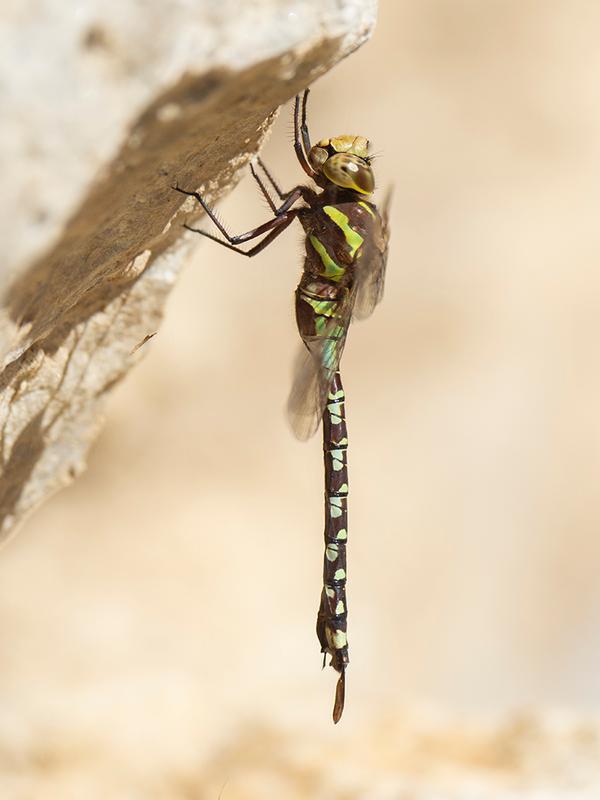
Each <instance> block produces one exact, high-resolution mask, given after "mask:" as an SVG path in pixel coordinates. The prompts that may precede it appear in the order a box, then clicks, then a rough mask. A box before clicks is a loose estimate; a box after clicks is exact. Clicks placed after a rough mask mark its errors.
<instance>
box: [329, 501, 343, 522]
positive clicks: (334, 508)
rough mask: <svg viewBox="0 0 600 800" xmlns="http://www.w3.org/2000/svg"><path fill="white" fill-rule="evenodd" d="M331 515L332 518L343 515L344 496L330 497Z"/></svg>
mask: <svg viewBox="0 0 600 800" xmlns="http://www.w3.org/2000/svg"><path fill="white" fill-rule="evenodd" d="M329 516H330V517H332V519H336V518H337V517H341V516H342V498H341V497H330V498H329Z"/></svg>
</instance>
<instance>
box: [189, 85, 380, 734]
mask: <svg viewBox="0 0 600 800" xmlns="http://www.w3.org/2000/svg"><path fill="white" fill-rule="evenodd" d="M308 95H309V89H306V90H305V91H304V93H303V94H301V95H297V96H296V99H295V103H294V150H295V153H296V157H297V159H298V161H299V163H300V166H301V167H302V169H303V170H304V172H305V173H306V174H307V175H308V177H309V178H310V179H311V181H312V182H313V184H315V185H316V187H317V188H318V190H320V191H318V190H315V189H314V188H313V186H312V185H310V186H307V185H303V184H299V185H297V186H294V187H293V188H292V189H290V190H289V191H287V192H283V191H282V190H281V189H280V186H279V184H278V182H277V181H276V180H275V179H274V178H273V176H272V174H271V172H270V171H269V170H268V169H267V167H266V165H265V164H264V162H263V161H262V159H261V158H260V157H257V158H256V159H255V161H254V162H251V164H250V170H251V173H252V176H253V178H254V180H255V181H256V183H257V184H258V187H259V189H260V191H261V193H262V195H263V196H264V198H265V199H266V201H267V203H268V205H269V208H270V209H271V211H272V212H273V218H272V219H269V220H268V221H267V222H265V223H263V224H262V225H258V226H257V227H255V228H252V229H251V230H249V231H247V232H246V233H241V234H238V235H236V236H232V235H230V234H229V232H228V231H227V229H226V227H225V225H223V223H222V222H221V221H220V220H219V219H218V217H217V216H216V214H215V212H214V211H213V209H212V208H211V207H210V206H209V204H208V203H207V202H206V201H205V199H204V198H203V196H202V195H201V194H200V193H199V192H197V191H187V190H185V189H182V188H180V187H179V186H177V185H176V186H174V187H173V188H174V189H176V190H177V191H178V192H181V193H182V194H184V195H188V196H190V197H194V198H195V199H196V200H197V201H198V203H199V204H200V205H201V206H202V208H203V209H204V211H205V213H206V215H207V216H208V217H209V219H210V220H211V221H212V222H213V223H214V225H215V227H216V228H217V230H218V232H219V234H220V236H219V235H217V234H214V233H210V232H208V231H205V230H200V229H198V228H193V227H191V226H189V225H187V224H186V225H185V227H186V228H187V229H188V230H190V231H193V232H194V233H198V234H200V235H202V236H205V237H207V238H208V239H212V240H213V241H215V242H217V243H218V244H220V245H222V246H223V247H227V248H228V249H230V250H233V251H234V252H236V253H239V254H240V255H243V256H246V257H252V256H255V255H257V254H258V253H260V252H261V251H262V250H264V249H265V248H266V247H268V246H269V245H270V244H271V243H272V242H273V241H274V240H275V239H276V238H277V237H278V236H279V235H280V234H281V233H283V231H284V230H285V229H286V228H288V227H289V225H291V223H292V222H293V221H294V220H296V219H297V220H298V221H299V222H300V224H301V225H302V227H303V228H304V231H305V233H306V238H305V250H306V255H305V258H304V268H303V272H302V276H301V278H300V283H299V284H298V287H297V289H296V297H295V307H296V322H297V325H298V331H299V333H300V337H301V339H302V345H301V351H300V354H299V356H298V358H297V360H296V365H295V376H294V380H293V385H292V389H291V392H290V396H289V400H288V416H289V419H290V422H291V425H292V429H293V431H294V433H295V435H296V436H297V438H299V439H301V440H306V439H308V438H310V437H311V436H312V435H313V434H314V433H315V432H316V431H317V429H318V427H319V425H320V424H321V423H322V429H323V456H324V465H325V530H324V539H325V554H324V559H323V588H322V592H321V600H320V604H319V610H318V614H317V636H318V639H319V643H320V645H321V653H322V654H323V666H325V663H326V660H327V656H329V657H330V662H329V663H330V666H331V667H333V669H334V670H336V672H338V673H339V677H338V680H337V684H336V690H335V700H334V707H333V721H334V723H337V722H339V720H340V719H341V716H342V712H343V710H344V702H345V686H346V668H347V667H348V664H349V655H348V637H347V626H348V606H347V602H346V546H347V541H348V461H347V451H348V431H347V426H346V414H345V393H344V388H343V385H342V379H341V375H340V361H341V358H342V353H343V350H344V345H345V343H346V338H347V334H348V328H349V326H350V323H351V321H352V319H354V318H356V319H362V318H365V317H368V316H369V315H370V314H371V313H372V311H373V310H374V308H375V306H376V305H377V304H378V303H379V302H380V300H381V298H382V296H383V286H384V279H385V269H386V262H387V254H388V242H389V224H388V217H389V213H388V210H389V201H390V192H388V194H387V197H386V199H385V201H384V204H383V208H382V210H381V212H380V211H378V209H377V206H376V205H375V204H374V203H373V201H372V199H371V195H372V194H373V192H374V190H375V179H374V174H373V168H372V160H373V159H372V156H371V155H370V145H369V141H368V140H367V139H366V138H365V137H363V136H353V135H347V134H344V135H341V136H336V137H332V138H329V139H321V140H320V141H319V142H317V144H315V145H314V146H313V145H311V140H310V135H309V130H308V125H307V112H306V108H307V100H308ZM258 170H260V174H259V171H258ZM267 184H268V186H269V187H270V188H268V186H267ZM272 192H273V193H274V194H275V195H276V197H277V201H275V200H274V199H273V196H272V194H271V193H272ZM300 203H301V204H300ZM261 237H262V238H261ZM255 239H259V241H258V242H257V243H255V244H253V245H252V246H250V248H249V249H244V248H243V247H242V245H244V244H245V243H246V242H251V241H252V240H255Z"/></svg>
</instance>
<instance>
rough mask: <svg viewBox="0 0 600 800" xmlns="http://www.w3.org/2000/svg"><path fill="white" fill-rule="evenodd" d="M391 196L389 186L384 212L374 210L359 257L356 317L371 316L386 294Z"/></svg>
mask: <svg viewBox="0 0 600 800" xmlns="http://www.w3.org/2000/svg"><path fill="white" fill-rule="evenodd" d="M391 197H392V192H391V189H390V190H388V192H387V194H386V197H385V200H384V202H383V208H382V211H381V214H378V213H377V214H375V213H374V214H373V216H372V219H371V225H370V230H369V231H368V234H369V235H368V236H367V237H366V240H365V244H364V246H363V248H362V251H361V253H360V254H359V256H358V260H357V270H356V273H357V274H356V281H355V290H356V302H355V304H354V312H353V314H354V317H356V319H365V318H366V317H369V316H370V315H371V314H372V313H373V310H374V308H375V306H376V305H377V304H378V303H379V302H380V301H381V298H382V297H383V287H384V283H385V268H386V264H387V256H388V244H389V240H390V228H389V223H388V219H389V208H390V202H391Z"/></svg>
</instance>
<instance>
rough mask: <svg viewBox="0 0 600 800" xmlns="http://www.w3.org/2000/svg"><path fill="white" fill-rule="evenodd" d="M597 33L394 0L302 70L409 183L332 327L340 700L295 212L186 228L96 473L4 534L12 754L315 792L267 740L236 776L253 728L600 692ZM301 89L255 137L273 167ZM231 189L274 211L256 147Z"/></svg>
mask: <svg viewBox="0 0 600 800" xmlns="http://www.w3.org/2000/svg"><path fill="white" fill-rule="evenodd" d="M599 30H600V6H598V5H596V4H594V3H588V2H567V0H563V1H562V2H561V1H559V0H556V2H534V1H532V2H517V1H516V0H504V2H485V3H483V2H476V0H471V1H470V2H469V1H468V0H465V1H464V2H462V1H459V0H447V1H444V0H406V1H405V2H393V0H382V3H381V12H380V21H379V27H378V29H377V31H376V34H375V37H374V38H373V40H372V41H371V42H370V43H369V44H367V45H366V46H365V47H364V48H362V49H361V50H360V51H359V52H357V53H356V54H355V55H354V56H352V57H351V58H349V59H347V60H346V61H345V62H344V63H343V64H342V65H340V66H339V67H338V68H337V69H336V70H335V71H334V72H333V73H331V74H329V75H328V76H326V77H325V78H323V79H322V80H320V81H319V82H318V83H317V84H316V85H314V86H313V92H312V95H311V100H310V108H309V118H310V128H311V133H312V137H313V139H314V140H316V139H318V138H321V137H323V136H329V135H335V134H338V133H343V132H349V133H359V134H364V135H367V136H368V137H369V138H371V139H372V141H373V142H374V148H375V150H376V151H378V152H380V157H379V158H378V159H377V161H376V164H375V166H376V175H377V178H378V182H379V185H380V186H381V187H385V186H387V185H388V184H389V183H393V184H394V185H395V196H394V206H393V213H392V224H393V234H392V247H391V256H390V263H389V266H388V279H387V288H386V296H385V300H384V303H383V304H382V306H381V307H380V308H379V309H378V310H377V312H376V314H375V315H374V316H373V318H372V319H370V320H369V321H368V322H365V323H362V324H357V325H355V326H354V328H353V329H352V331H351V336H350V339H349V342H348V346H347V349H346V353H345V357H344V373H345V384H346V390H347V394H348V405H347V412H348V422H349V430H350V452H349V459H350V479H351V497H350V544H349V585H348V591H349V601H350V621H349V630H350V644H351V659H352V664H351V667H350V670H349V673H348V695H347V707H346V712H345V715H344V719H343V721H342V723H341V725H340V726H338V728H336V729H333V728H332V726H331V723H330V714H331V705H332V700H333V690H334V685H335V675H334V673H333V672H332V671H331V670H326V671H325V672H323V673H321V671H320V655H319V647H318V643H317V640H316V637H315V633H314V620H315V615H316V610H317V605H318V599H319V592H320V584H321V561H322V528H323V519H322V516H323V511H322V481H323V477H322V463H321V453H320V442H319V437H318V436H317V437H316V438H315V440H314V441H312V442H311V443H310V444H308V445H302V444H300V443H298V442H296V441H295V440H294V439H293V438H292V436H291V434H290V432H289V430H288V428H287V423H286V420H285V416H284V410H283V409H284V404H285V400H286V396H287V391H288V388H289V383H290V375H291V363H292V360H293V355H294V353H295V350H296V345H297V333H296V331H295V326H294V319H293V303H292V294H293V290H294V288H295V286H296V283H297V280H298V277H299V274H300V266H301V244H300V240H301V233H300V230H299V228H298V229H292V230H290V231H289V232H288V233H287V235H284V236H283V237H282V238H281V239H280V240H279V241H278V242H277V243H276V244H274V245H273V246H272V247H271V248H269V249H268V250H267V251H266V252H265V253H264V254H263V255H261V256H259V257H258V258H257V259H254V260H252V261H249V262H246V261H244V260H243V259H241V258H239V257H237V256H236V255H235V254H231V253H228V252H227V251H225V250H224V249H222V248H218V247H217V246H211V244H210V243H208V242H207V243H205V242H201V241H199V242H198V249H197V252H196V255H195V257H194V258H193V260H192V262H191V263H190V264H189V267H188V269H187V270H186V272H185V274H184V276H183V279H182V281H181V283H180V285H179V286H178V287H177V288H176V290H175V291H174V293H173V295H172V297H171V300H170V304H169V308H168V315H167V318H166V321H165V324H164V326H163V327H162V328H161V330H160V332H159V334H158V336H156V337H155V338H154V339H153V340H152V341H151V342H150V343H149V344H148V345H146V347H147V349H148V353H147V356H146V359H145V360H144V362H143V363H142V364H141V366H140V367H139V368H138V369H137V370H136V371H135V373H134V374H133V375H132V376H131V377H130V379H129V380H128V381H127V383H126V385H123V386H122V387H120V388H119V389H118V390H117V391H116V392H115V395H114V397H113V398H112V400H111V404H110V407H109V410H108V414H107V421H106V427H105V429H104V432H103V434H102V435H101V437H100V439H99V441H98V443H97V445H96V447H95V449H94V450H93V452H92V454H91V457H90V463H89V469H88V472H87V474H86V475H85V476H84V477H83V479H82V480H80V481H79V482H78V483H77V484H76V485H75V486H73V487H72V488H71V489H69V490H67V491H64V492H63V493H62V494H59V495H57V496H55V497H54V498H53V499H52V500H51V501H50V502H49V503H47V504H46V505H45V506H44V507H43V508H41V509H39V510H38V511H37V513H36V514H35V515H34V516H33V517H31V519H30V520H29V522H28V524H27V525H26V526H25V527H24V528H23V529H22V530H21V531H20V533H19V535H18V536H17V537H15V538H14V539H13V540H12V541H11V542H10V543H9V544H8V545H7V546H6V547H5V548H3V550H2V553H1V558H0V628H1V630H2V639H1V641H2V644H1V650H2V655H1V659H0V693H1V696H2V698H3V699H2V704H1V708H0V744H1V748H2V752H3V754H4V756H3V757H4V759H5V760H7V763H9V764H19V763H21V762H20V761H19V759H23V758H27V759H30V760H31V763H33V764H34V765H38V766H39V769H40V770H42V771H43V770H44V769H46V768H47V766H48V764H50V767H49V769H50V771H51V772H52V770H55V778H56V780H57V781H60V768H58V767H56V764H59V765H60V764H61V763H63V762H62V761H61V759H67V760H68V759H71V760H72V763H75V764H77V765H79V767H80V769H81V772H82V775H83V774H85V772H86V769H87V768H88V767H89V763H91V762H92V761H93V762H94V763H96V762H99V763H103V764H105V765H106V766H107V767H108V766H109V767H110V769H108V768H107V770H106V773H103V777H102V779H101V780H100V779H98V783H97V784H96V787H97V788H98V787H100V788H99V792H100V793H99V795H98V796H102V797H105V796H106V797H117V796H118V797H120V796H121V795H120V794H118V792H117V789H116V788H115V787H116V786H117V785H120V784H119V780H120V778H121V777H123V776H129V777H128V778H127V779H125V778H123V780H124V782H125V783H127V780H134V779H135V780H137V779H138V778H139V779H140V780H141V781H142V784H143V781H144V780H148V781H150V780H151V777H152V776H154V775H158V774H160V775H163V774H164V771H165V769H166V770H167V771H170V772H169V775H170V776H171V777H170V779H169V780H171V779H172V780H173V781H175V783H173V784H172V785H173V786H174V785H178V786H179V784H177V776H179V775H187V776H188V777H187V778H186V779H185V780H184V779H183V778H182V779H181V787H183V788H181V792H180V793H177V792H179V789H177V792H176V791H175V790H174V789H173V790H172V793H170V792H169V791H168V790H166V789H165V794H164V795H160V796H165V797H171V796H173V797H175V796H177V797H179V796H181V797H188V796H189V797H200V796H202V797H204V796H206V797H216V796H218V793H219V791H220V789H221V788H222V787H223V786H225V789H224V791H223V798H224V800H228V798H229V800H231V798H237V797H254V796H257V797H286V798H287V797H295V796H298V797H304V796H307V797H317V796H321V795H318V794H317V793H316V792H311V791H310V789H308V790H307V793H306V795H305V794H302V793H300V790H299V793H298V794H297V795H293V794H292V793H291V792H290V790H286V791H281V790H280V789H278V788H277V787H278V786H279V784H278V783H277V781H283V780H284V778H283V772H281V773H280V772H277V769H275V768H274V770H272V771H271V772H269V770H267V772H268V774H269V776H270V778H269V780H272V781H274V783H273V784H272V786H274V787H275V788H269V789H268V790H267V791H263V792H262V793H261V792H258V793H257V794H256V795H254V794H252V791H251V788H248V787H251V782H250V783H249V784H246V783H245V781H246V779H247V777H248V769H249V767H248V761H247V760H245V759H246V758H247V755H246V754H247V752H249V751H252V746H253V745H256V746H257V747H259V748H260V747H264V749H265V752H271V751H272V750H273V748H274V749H275V750H277V749H278V748H282V747H283V748H284V750H285V746H284V745H282V742H286V741H288V740H287V739H286V736H289V735H291V734H290V731H293V732H294V736H295V737H296V736H298V731H304V732H305V733H306V738H304V739H302V737H300V740H301V741H304V742H305V745H304V746H305V747H310V748H312V750H311V751H310V752H311V753H312V752H313V751H314V752H319V751H320V752H321V753H322V754H323V753H332V754H335V752H336V751H335V748H336V747H337V746H338V744H336V743H338V742H339V741H341V740H340V738H339V737H340V736H341V737H344V738H343V741H345V742H349V741H350V742H353V743H354V745H355V746H356V747H357V748H359V747H361V744H360V743H361V742H363V738H362V737H364V736H366V733H365V731H366V730H371V728H370V727H368V726H369V725H378V724H379V723H378V722H377V721H378V720H379V721H386V722H385V725H388V726H389V725H392V724H393V722H392V721H393V720H397V719H400V716H399V715H400V714H401V713H403V711H402V710H403V709H406V708H416V707H423V705H426V706H427V707H429V708H442V709H449V712H448V713H456V714H458V715H461V714H471V713H476V714H488V713H492V712H504V711H507V710H510V709H514V708H522V707H526V708H533V707H540V708H549V707H557V706H558V707H566V708H569V709H576V710H577V709H578V710H581V711H584V712H586V713H589V712H592V711H595V710H596V709H597V708H598V706H599V705H600V680H599V678H598V674H599V668H600V637H599V633H600V581H599V580H598V577H597V576H598V572H599V564H600V537H599V536H598V533H599V527H600V489H599V485H600V421H599V420H600V364H599V363H598V356H597V353H598V346H599V345H598V338H599V337H598V319H599V312H600V272H599V270H598V263H597V259H598V254H599V252H600V226H599V225H598V208H599V207H600V158H599V156H600V144H599V142H600V83H599V82H598V74H600V48H599V47H598V31H599ZM290 113H291V110H290V108H286V109H283V110H282V114H281V117H280V119H279V120H278V122H277V124H276V127H275V130H274V133H273V136H272V138H271V140H270V142H269V143H268V145H267V147H266V149H265V151H264V157H265V160H266V161H267V163H268V164H269V165H270V167H271V168H272V170H273V172H274V173H275V174H276V175H277V176H278V177H279V178H280V180H281V182H282V183H283V184H284V185H285V186H289V185H292V183H293V182H297V181H298V180H299V179H300V180H301V179H302V173H301V171H300V168H299V166H298V165H297V163H296V162H295V160H294V156H293V150H292V145H291V138H290ZM220 212H221V214H222V216H223V218H224V219H225V220H226V221H227V223H228V224H229V225H230V228H231V229H232V230H235V231H236V232H237V231H242V230H246V229H247V228H249V227H252V226H254V225H255V224H257V223H259V222H260V221H262V220H263V219H265V218H266V217H267V210H266V209H265V206H264V203H263V202H262V201H261V199H260V197H259V195H258V193H257V191H256V188H255V186H254V185H253V183H252V181H251V180H250V178H249V177H248V179H246V180H244V182H243V183H242V185H240V186H239V187H238V189H237V190H236V191H235V192H234V193H233V194H232V195H231V196H230V197H229V198H228V199H227V200H226V201H225V202H223V203H222V204H221V207H220ZM190 365H191V369H190ZM381 724H382V725H383V726H384V729H385V725H384V723H383V722H381ZM340 727H342V728H343V730H342V732H341V734H340V732H339V728H340ZM380 730H381V728H380ZM236 737H239V741H240V742H241V744H239V747H238V745H235V744H231V743H232V742H236V741H237V738H236ZM336 737H337V738H336ZM223 742H228V743H229V744H228V745H227V746H226V747H225V749H222V748H223V747H224V745H223ZM257 742H258V743H259V744H256V743H257ZM308 742H310V745H309V744H308ZM261 743H262V744H261ZM363 744H364V747H365V748H367V749H368V748H374V749H377V748H376V747H375V745H374V744H373V741H372V740H371V741H370V744H368V745H367V744H366V743H364V742H363ZM236 747H238V749H236ZM227 748H229V749H227ZM261 752H262V751H261ZM303 752H304V751H302V749H300V751H298V750H295V751H294V753H295V754H296V755H295V756H294V757H295V758H298V759H299V760H300V761H302V759H303V755H302V753H303ZM298 753H300V755H298ZM57 754H58V755H57ZM305 756H306V759H308V760H310V753H308V750H307V751H306V753H305ZM282 758H284V757H283V756H282ZM284 760H285V759H284ZM207 761H208V763H209V766H208V767H205V766H203V765H205V764H206V763H207ZM286 763H287V762H286ZM36 768H37V767H36ZM346 768H347V769H349V770H350V773H349V774H351V775H352V774H353V773H352V765H351V764H350V763H349V764H346ZM196 769H197V777H198V780H200V776H202V780H203V781H204V780H205V781H206V786H208V787H209V789H207V794H206V795H204V794H193V792H192V790H191V789H190V791H189V794H185V792H184V789H185V786H188V783H186V782H185V781H189V782H190V783H189V786H191V785H192V784H194V778H193V775H195V774H196V773H194V770H196ZM298 769H300V768H299V767H298ZM340 769H341V768H340ZM356 769H358V767H356ZM190 770H191V773H190ZM17 771H18V770H16V771H15V774H16V772H17ZM99 774H100V773H99ZM190 774H192V777H191V778H190V777H189V775H190ZM302 775H304V773H302ZM132 776H133V777H132ZM140 776H141V777H140ZM173 776H175V777H173ZM82 780H83V778H82ZM104 781H105V782H106V783H105V782H104ZM56 785H59V783H57V784H56ZM203 785H204V784H203ZM266 785H267V786H269V787H271V784H269V783H267V784H266ZM75 786H77V784H75ZM240 786H246V789H245V790H244V791H242V790H241V789H240V788H239V787H240ZM111 787H112V788H111ZM236 787H237V788H236ZM186 791H187V790H186ZM237 792H239V793H237ZM244 792H245V793H244ZM23 796H25V795H23ZM47 796H63V795H59V794H58V793H56V794H54V795H53V794H48V795H47ZM65 796H66V795H65ZM69 796H71V795H69ZM72 796H73V797H78V796H85V797H90V796H92V794H90V793H89V791H88V792H87V793H86V792H83V793H82V794H79V795H78V794H77V791H76V789H75V790H74V793H73V795H72ZM94 796H95V795H94ZM122 796H123V797H125V796H127V797H129V796H134V795H126V794H123V795H122ZM135 796H137V795H135ZM140 796H141V797H148V796H155V795H150V793H149V792H148V793H146V794H144V793H142V794H141V795H140ZM156 796H159V795H158V794H157V795H156ZM336 796H340V797H341V796H344V797H346V796H347V797H354V796H357V797H363V796H365V797H366V796H367V795H361V794H357V795H354V794H347V795H342V794H339V795H336ZM392 796H394V797H395V796H397V795H393V794H390V795H389V797H392ZM373 797H375V795H373ZM377 797H382V798H383V797H388V795H385V794H383V793H382V794H381V795H377Z"/></svg>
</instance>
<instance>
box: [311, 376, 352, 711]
mask: <svg viewBox="0 0 600 800" xmlns="http://www.w3.org/2000/svg"><path fill="white" fill-rule="evenodd" d="M344 399H345V395H344V389H343V386H342V380H341V377H340V373H339V372H336V373H335V375H334V378H333V381H332V382H331V387H330V389H329V394H328V396H327V405H326V406H325V411H324V413H323V457H324V461H325V534H324V536H325V557H324V559H323V591H322V592H321V603H320V606H319V613H318V614H317V636H318V637H319V642H320V644H321V652H322V653H324V654H326V655H327V654H328V655H330V656H331V661H330V662H329V663H330V665H331V666H332V667H333V668H334V669H335V670H336V671H337V672H339V673H340V677H339V678H338V682H337V686H336V692H335V703H334V706H333V721H334V722H335V723H337V722H339V720H340V718H341V716H342V712H343V710H344V695H345V685H346V667H347V665H348V663H349V657H348V639H347V628H348V609H347V605H346V542H347V540H348V462H347V449H348V431H347V428H346V419H345V409H344Z"/></svg>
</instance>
